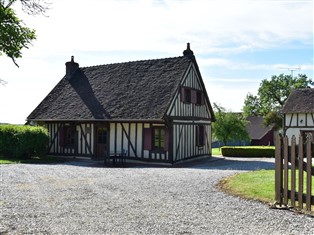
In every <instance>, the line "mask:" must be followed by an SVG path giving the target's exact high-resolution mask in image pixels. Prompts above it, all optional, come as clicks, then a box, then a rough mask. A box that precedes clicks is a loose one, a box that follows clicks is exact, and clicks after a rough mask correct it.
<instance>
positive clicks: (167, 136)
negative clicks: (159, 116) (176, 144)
mask: <svg viewBox="0 0 314 235" xmlns="http://www.w3.org/2000/svg"><path fill="white" fill-rule="evenodd" d="M164 150H165V151H168V150H169V129H168V128H165V146H164Z"/></svg>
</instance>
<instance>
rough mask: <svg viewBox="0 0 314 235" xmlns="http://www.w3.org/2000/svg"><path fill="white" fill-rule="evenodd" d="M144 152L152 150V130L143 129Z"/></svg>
mask: <svg viewBox="0 0 314 235" xmlns="http://www.w3.org/2000/svg"><path fill="white" fill-rule="evenodd" d="M143 138H144V150H152V128H144V136H143Z"/></svg>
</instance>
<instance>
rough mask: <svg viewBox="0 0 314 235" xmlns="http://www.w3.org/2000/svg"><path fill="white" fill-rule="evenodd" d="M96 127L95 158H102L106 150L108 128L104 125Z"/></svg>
mask: <svg viewBox="0 0 314 235" xmlns="http://www.w3.org/2000/svg"><path fill="white" fill-rule="evenodd" d="M96 129H97V130H96V159H97V160H104V159H105V155H106V153H107V150H108V129H107V127H104V126H99V127H96Z"/></svg>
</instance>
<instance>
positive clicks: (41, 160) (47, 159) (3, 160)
mask: <svg viewBox="0 0 314 235" xmlns="http://www.w3.org/2000/svg"><path fill="white" fill-rule="evenodd" d="M66 161H68V160H67V159H65V158H60V157H55V156H44V157H34V158H31V159H17V158H11V157H4V156H0V164H18V163H29V164H47V163H58V162H66Z"/></svg>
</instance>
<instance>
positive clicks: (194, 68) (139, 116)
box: [27, 43, 215, 163]
mask: <svg viewBox="0 0 314 235" xmlns="http://www.w3.org/2000/svg"><path fill="white" fill-rule="evenodd" d="M27 119H28V121H29V122H31V123H34V124H37V125H43V126H45V127H46V128H47V129H48V131H49V136H50V142H49V147H48V153H49V154H53V155H72V156H88V157H91V158H92V159H95V160H102V159H104V158H105V156H107V155H108V154H112V153H113V154H118V153H121V152H123V153H125V154H126V159H134V160H140V161H151V162H166V163H176V162H178V161H182V160H186V159H191V158H196V157H199V156H210V155H211V142H212V139H211V132H212V130H211V124H212V122H213V121H215V116H214V112H213V109H212V106H211V103H210V100H209V98H208V94H207V92H206V89H205V85H204V82H203V79H202V76H201V72H200V70H199V67H198V65H197V62H196V59H195V56H194V53H193V51H192V50H191V49H190V44H189V43H188V45H187V49H186V50H184V52H183V56H179V57H173V58H164V59H153V60H142V61H132V62H126V63H115V64H105V65H98V66H91V67H80V66H79V64H78V63H77V62H75V61H74V57H73V56H72V58H71V61H69V62H67V63H66V74H65V76H64V77H63V78H62V79H61V81H60V82H59V83H58V84H57V85H56V86H55V87H54V88H53V89H52V91H51V92H50V93H49V94H48V95H47V97H46V98H45V99H44V100H43V101H42V102H41V103H40V104H39V105H38V106H37V107H36V108H35V110H34V111H33V112H32V113H31V114H30V115H29V116H28V118H27Z"/></svg>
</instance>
